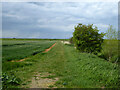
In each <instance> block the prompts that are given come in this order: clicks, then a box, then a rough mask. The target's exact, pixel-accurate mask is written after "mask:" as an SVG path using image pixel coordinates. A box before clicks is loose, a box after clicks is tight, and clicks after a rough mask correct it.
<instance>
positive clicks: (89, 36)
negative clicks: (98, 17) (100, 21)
mask: <svg viewBox="0 0 120 90" xmlns="http://www.w3.org/2000/svg"><path fill="white" fill-rule="evenodd" d="M92 26H93V25H88V26H86V25H82V24H78V25H77V26H76V27H75V31H74V32H73V40H74V44H75V46H76V48H77V50H79V51H80V52H88V53H94V54H97V53H98V52H100V51H101V49H102V46H101V44H102V43H103V36H104V34H103V33H101V34H99V33H98V31H99V30H98V29H97V27H95V28H93V27H92Z"/></svg>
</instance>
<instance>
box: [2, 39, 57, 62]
mask: <svg viewBox="0 0 120 90" xmlns="http://www.w3.org/2000/svg"><path fill="white" fill-rule="evenodd" d="M54 43H55V42H54V41H38V40H33V41H31V40H3V41H2V56H3V57H2V60H3V62H4V61H11V60H20V59H23V58H26V57H29V56H31V55H35V54H37V53H40V52H42V51H43V50H45V49H47V48H49V47H50V46H51V45H52V44H54Z"/></svg>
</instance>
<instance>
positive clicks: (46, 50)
mask: <svg viewBox="0 0 120 90" xmlns="http://www.w3.org/2000/svg"><path fill="white" fill-rule="evenodd" d="M55 44H56V43H54V44H53V45H52V46H51V47H50V48H48V49H45V51H43V52H42V53H46V52H48V51H50V50H51V49H52V47H54V46H55ZM26 59H28V58H24V59H21V60H18V61H15V60H12V61H10V62H22V61H24V60H26Z"/></svg>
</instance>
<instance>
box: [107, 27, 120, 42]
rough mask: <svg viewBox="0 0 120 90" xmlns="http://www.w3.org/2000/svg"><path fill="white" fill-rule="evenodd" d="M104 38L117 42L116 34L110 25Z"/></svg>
mask: <svg viewBox="0 0 120 90" xmlns="http://www.w3.org/2000/svg"><path fill="white" fill-rule="evenodd" d="M106 37H107V39H109V40H117V39H118V32H117V31H116V29H115V28H113V26H112V25H109V28H108V30H107V31H106Z"/></svg>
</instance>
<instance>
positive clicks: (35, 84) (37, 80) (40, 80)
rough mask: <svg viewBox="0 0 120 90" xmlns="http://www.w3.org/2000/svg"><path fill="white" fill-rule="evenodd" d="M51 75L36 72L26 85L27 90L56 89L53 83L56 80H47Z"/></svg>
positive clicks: (56, 79)
mask: <svg viewBox="0 0 120 90" xmlns="http://www.w3.org/2000/svg"><path fill="white" fill-rule="evenodd" d="M50 76H52V74H50V73H47V72H44V73H38V72H36V73H35V75H34V77H33V78H32V80H31V83H30V84H28V87H29V88H57V87H55V85H54V84H55V82H56V81H58V78H48V77H50Z"/></svg>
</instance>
